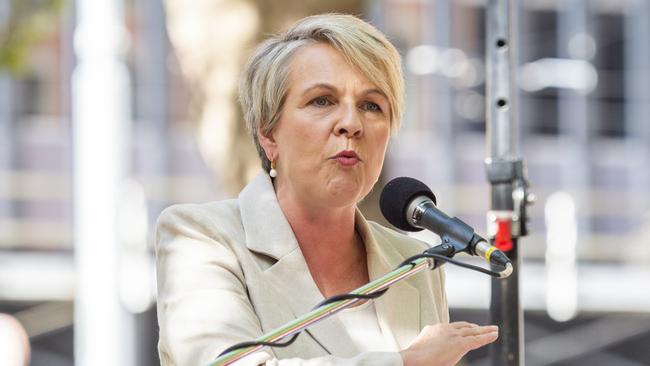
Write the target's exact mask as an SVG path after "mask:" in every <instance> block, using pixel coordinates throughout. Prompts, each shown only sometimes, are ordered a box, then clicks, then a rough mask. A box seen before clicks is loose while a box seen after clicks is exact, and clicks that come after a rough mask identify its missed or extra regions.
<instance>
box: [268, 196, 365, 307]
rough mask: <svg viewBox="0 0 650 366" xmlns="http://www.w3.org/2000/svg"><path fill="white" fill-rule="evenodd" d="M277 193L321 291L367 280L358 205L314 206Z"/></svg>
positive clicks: (332, 291) (345, 288) (333, 291)
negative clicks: (357, 216)
mask: <svg viewBox="0 0 650 366" xmlns="http://www.w3.org/2000/svg"><path fill="white" fill-rule="evenodd" d="M277 194H278V202H279V204H280V207H281V208H282V211H283V213H284V215H285V216H286V218H287V221H288V222H289V224H290V225H291V229H292V230H293V232H294V235H295V236H296V239H297V240H298V244H299V245H300V249H301V251H302V253H303V256H304V258H305V261H306V262H307V266H308V268H309V271H310V272H311V275H312V277H313V279H314V281H315V282H316V285H317V286H318V288H319V289H320V290H321V293H323V294H324V295H326V296H329V295H332V294H336V293H341V292H347V291H350V290H352V289H354V288H356V287H358V286H359V285H361V284H363V283H365V282H367V281H368V274H367V262H366V251H365V247H364V245H363V242H362V241H361V239H360V238H359V236H358V235H357V234H356V230H355V214H356V206H355V205H352V206H348V207H341V208H335V209H332V208H323V207H313V206H309V205H306V204H301V203H300V202H297V201H296V200H295V196H292V195H285V194H282V192H277Z"/></svg>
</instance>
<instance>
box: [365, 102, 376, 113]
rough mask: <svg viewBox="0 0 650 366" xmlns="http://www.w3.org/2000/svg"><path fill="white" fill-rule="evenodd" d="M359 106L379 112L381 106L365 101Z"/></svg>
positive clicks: (369, 110)
mask: <svg viewBox="0 0 650 366" xmlns="http://www.w3.org/2000/svg"><path fill="white" fill-rule="evenodd" d="M361 108H363V109H364V110H366V111H368V112H381V107H380V106H379V104H377V103H373V102H366V103H364V104H363V106H362V107H361Z"/></svg>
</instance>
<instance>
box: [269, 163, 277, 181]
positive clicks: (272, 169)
mask: <svg viewBox="0 0 650 366" xmlns="http://www.w3.org/2000/svg"><path fill="white" fill-rule="evenodd" d="M269 175H270V176H271V178H275V177H277V176H278V171H277V170H275V160H272V161H271V170H269Z"/></svg>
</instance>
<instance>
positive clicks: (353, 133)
mask: <svg viewBox="0 0 650 366" xmlns="http://www.w3.org/2000/svg"><path fill="white" fill-rule="evenodd" d="M334 134H335V135H336V136H341V135H343V136H346V137H348V138H359V137H361V136H363V123H362V122H361V116H360V115H359V111H358V110H357V108H356V106H354V105H350V106H346V107H345V108H344V111H343V115H342V116H341V117H340V118H339V119H338V121H337V123H336V126H334Z"/></svg>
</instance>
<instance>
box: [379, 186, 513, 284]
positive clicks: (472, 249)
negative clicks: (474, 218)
mask: <svg viewBox="0 0 650 366" xmlns="http://www.w3.org/2000/svg"><path fill="white" fill-rule="evenodd" d="M436 202H437V201H436V196H435V195H434V194H433V192H431V190H430V189H429V187H427V185H426V184H424V183H422V182H420V181H419V180H417V179H414V178H409V177H400V178H395V179H393V180H391V181H390V182H388V184H386V186H385V187H384V190H383V191H382V192H381V197H380V198H379V207H380V208H381V213H382V214H383V215H384V217H385V218H386V220H388V222H390V223H391V224H392V225H393V226H395V227H397V228H399V229H402V230H404V231H413V232H414V231H420V230H422V229H427V230H430V231H432V232H434V233H435V234H437V235H438V236H440V238H441V239H442V246H444V247H445V248H447V247H448V246H451V247H452V248H453V252H452V255H453V254H456V253H458V252H466V253H468V254H470V255H476V256H481V257H483V258H485V260H486V261H488V262H489V263H490V264H496V265H498V266H501V267H504V268H505V270H504V271H503V272H502V274H501V277H507V276H509V275H510V273H512V264H511V262H510V259H508V257H507V256H506V255H505V254H504V253H503V252H502V251H500V250H499V249H497V248H496V247H494V246H492V245H490V244H489V243H488V242H487V241H486V240H485V239H484V238H482V237H481V236H479V235H477V234H476V233H475V232H474V229H473V228H472V227H471V226H469V225H467V224H466V223H465V222H463V221H462V220H460V219H459V218H457V217H453V218H452V217H449V216H447V214H445V213H444V212H442V211H440V210H439V209H438V208H437V207H436Z"/></svg>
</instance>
